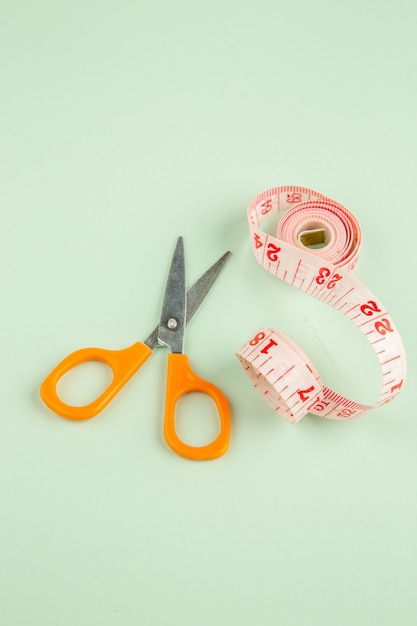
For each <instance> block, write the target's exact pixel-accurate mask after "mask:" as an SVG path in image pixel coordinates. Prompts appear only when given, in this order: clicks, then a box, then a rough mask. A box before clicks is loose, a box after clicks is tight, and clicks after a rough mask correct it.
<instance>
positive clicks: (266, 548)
mask: <svg viewBox="0 0 417 626" xmlns="http://www.w3.org/2000/svg"><path fill="white" fill-rule="evenodd" d="M416 21H417V5H416V3H415V1H414V0H410V1H409V2H406V1H404V0H400V1H397V2H385V3H384V2H381V1H377V0H375V1H373V0H353V1H350V2H347V1H343V2H337V1H330V0H327V1H326V0H320V1H316V2H308V1H307V0H305V1H304V2H303V1H302V0H292V1H291V2H290V1H287V2H284V1H279V0H277V1H275V2H274V1H270V2H267V1H266V0H257V1H256V2H242V1H241V2H238V1H234V2H231V1H228V0H226V1H221V0H215V1H212V2H201V1H198V2H191V1H190V2H185V1H179V0H174V1H172V2H169V1H168V0H166V1H165V2H161V1H159V2H158V1H155V0H153V1H151V0H149V1H141V0H137V1H136V2H135V1H133V0H132V1H127V0H113V1H101V2H99V1H98V0H92V1H88V2H87V1H86V0H76V1H72V2H63V1H61V2H59V1H58V2H53V1H52V0H49V1H48V0H41V1H39V2H35V1H34V0H33V1H30V0H26V1H19V0H13V1H12V0H9V1H8V0H2V2H1V4H0V31H1V32H0V50H1V81H0V88H1V99H0V106H1V117H0V125H1V141H0V151H1V161H2V165H1V174H2V175H1V181H2V182H1V185H0V194H1V203H0V206H1V216H2V220H1V226H2V244H1V293H2V307H1V310H2V323H1V346H2V358H1V383H2V394H1V416H2V419H1V430H0V480H1V494H0V497H1V518H0V519H1V526H0V528H1V553H0V596H1V598H0V622H1V623H2V624H4V625H5V626H92V625H95V624H97V625H100V626H113V625H114V626H130V625H132V626H134V625H137V624H140V625H143V626H165V625H166V626H168V625H169V626H172V625H173V626H177V625H178V626H212V625H213V626H214V625H216V626H226V625H227V626H229V625H232V624H233V625H236V626H254V625H262V626H275V625H276V624H280V625H281V626H370V625H373V624H376V625H378V626H392V625H393V624H395V625H396V626H414V625H415V624H416V621H417V596H416V582H417V501H416V498H417V419H416V409H415V403H416V397H415V393H414V391H415V372H416V331H415V329H416V291H415V290H416V279H415V270H416V263H415V254H414V245H415V239H416V237H415V229H416V226H417V224H416V218H415V215H416V206H417V204H416V193H415V185H414V183H415V175H416V156H417V126H416V111H417V47H416ZM281 184H299V185H305V186H310V187H312V188H314V189H317V190H319V191H321V192H322V193H325V194H327V195H329V196H331V197H333V198H335V199H336V200H338V201H339V202H341V203H343V204H345V205H346V206H347V207H349V208H350V209H351V210H352V211H353V212H354V213H355V214H356V215H357V217H358V219H359V221H360V222H361V224H362V226H363V232H364V244H363V250H362V253H361V257H360V262H359V265H358V268H357V270H356V276H357V277H358V278H359V279H360V280H362V281H363V282H364V283H365V284H366V285H367V286H368V287H370V289H371V290H372V291H373V292H374V293H375V294H377V296H378V298H379V299H380V300H381V301H382V302H383V303H384V304H385V306H387V307H388V309H389V311H390V313H391V314H392V316H393V318H394V320H395V322H396V324H397V326H398V328H399V329H400V331H401V334H402V337H403V339H404V343H405V346H406V349H407V353H408V362H409V378H408V384H407V385H406V387H405V389H404V391H403V393H402V394H401V395H400V396H399V397H398V398H397V399H396V400H395V402H393V403H392V404H390V405H387V406H385V407H383V408H381V409H379V410H377V411H375V412H374V413H371V414H370V415H367V416H365V417H362V418H361V419H359V420H357V421H355V422H352V423H345V424H341V423H336V422H328V421H324V420H320V419H319V418H316V417H311V416H307V417H306V418H305V419H304V420H303V421H302V422H300V423H299V424H298V425H297V426H291V425H289V424H287V423H286V422H285V421H284V420H283V419H282V418H280V417H278V416H276V415H275V414H274V413H273V412H272V411H271V410H270V409H269V407H268V406H267V405H266V404H264V403H263V401H262V400H261V398H260V396H258V395H257V393H256V392H255V391H254V390H253V389H252V387H251V386H250V384H249V382H248V380H247V379H246V377H245V376H244V374H243V371H242V370H241V368H240V366H239V363H238V361H237V360H236V358H235V356H234V352H235V350H237V349H238V348H239V347H240V345H241V344H243V343H244V342H245V341H246V340H247V339H248V338H249V337H250V336H251V334H252V333H253V332H255V331H256V330H257V328H258V327H259V326H272V327H275V328H277V329H280V330H282V331H284V332H286V333H287V334H289V335H290V336H291V337H292V338H293V339H295V340H296V341H297V342H299V343H300V345H301V346H302V347H303V348H304V349H305V350H306V351H307V353H308V354H309V355H310V356H311V358H312V359H313V360H314V362H315V363H316V365H317V367H318V368H319V370H320V372H321V374H322V377H323V380H324V382H325V383H327V384H329V385H331V386H333V387H334V388H336V390H338V391H340V392H342V393H347V394H350V395H352V396H353V397H354V398H355V399H358V400H362V401H368V402H372V401H373V400H374V399H375V397H376V396H377V395H378V389H379V384H380V372H379V369H378V366H377V364H376V361H375V359H374V356H373V354H371V351H370V348H369V346H367V345H366V343H365V342H364V341H362V339H363V338H362V336H360V337H359V336H358V335H359V333H358V332H357V331H356V330H355V328H354V327H353V325H351V324H350V323H349V322H348V321H347V320H345V319H344V318H342V317H341V316H340V315H339V314H337V313H336V312H334V311H333V310H330V309H329V308H328V307H326V306H324V305H322V304H320V303H317V302H314V301H313V300H312V299H311V298H309V297H308V296H305V294H301V293H299V292H298V291H297V290H295V289H292V288H291V287H288V286H286V285H284V284H282V283H279V282H278V281H276V280H275V279H274V278H272V277H271V276H270V275H268V274H267V273H266V272H264V271H263V270H262V269H261V268H260V267H259V266H258V265H257V263H256V262H255V260H254V258H253V256H252V252H251V249H250V242H249V237H248V229H247V223H246V206H247V204H248V203H249V202H250V200H251V199H252V198H253V197H254V196H255V195H257V194H258V193H260V192H261V191H263V190H265V189H267V188H269V187H273V186H275V185H281ZM413 229H414V231H413ZM178 235H183V236H184V240H185V246H186V254H187V271H188V277H189V281H190V282H191V281H193V280H194V279H196V278H197V277H198V276H199V275H200V274H201V273H202V272H203V271H204V270H205V269H206V268H207V267H208V266H209V265H210V264H211V263H212V262H213V261H214V260H215V259H216V258H217V257H218V256H220V255H221V254H222V253H223V252H224V251H225V250H227V249H230V250H231V251H232V252H233V256H232V257H231V259H230V261H229V262H228V264H227V266H226V267H225V269H224V271H223V273H222V274H221V276H220V278H219V280H218V281H217V283H216V285H215V287H214V288H213V291H212V292H211V294H210V296H209V298H208V299H207V301H206V302H205V303H204V306H203V307H202V309H201V310H200V311H199V313H198V315H197V316H196V317H195V319H194V320H193V323H192V324H191V325H190V327H189V332H188V333H187V337H186V341H187V352H188V354H189V356H190V361H191V362H192V364H193V366H194V368H195V369H196V370H197V371H198V373H199V374H200V375H203V376H204V377H206V378H208V379H210V380H212V381H213V382H215V383H217V384H218V385H219V386H221V387H222V388H223V389H224V391H225V392H226V394H227V396H228V397H229V399H230V403H231V406H232V411H233V431H232V438H231V445H230V450H229V452H228V453H227V454H226V455H225V456H224V457H222V458H221V459H219V460H216V461H213V462H207V463H193V462H191V461H187V460H185V459H182V458H180V457H178V456H176V455H175V454H173V453H172V452H171V451H170V450H169V449H168V448H167V447H166V445H165V443H164V440H163V437H162V413H163V402H164V385H165V368H166V352H165V351H164V350H160V351H157V352H156V353H155V355H154V356H153V358H152V359H151V360H150V361H149V362H148V363H147V364H146V366H145V367H144V368H143V370H142V371H141V372H140V373H139V374H138V375H137V376H136V377H135V378H134V379H133V380H132V381H131V382H130V383H129V385H127V387H125V389H124V390H123V392H122V393H121V394H119V396H118V397H117V399H116V400H115V401H114V402H113V403H112V405H111V406H109V407H108V408H107V410H106V411H105V412H104V413H102V414H101V415H100V416H99V417H97V418H95V419H93V420H90V421H87V422H83V423H73V422H70V421H67V420H64V419H61V418H59V417H57V416H55V415H54V414H53V413H51V412H50V411H48V410H47V409H46V407H45V406H44V405H43V404H42V402H41V401H40V398H39V385H40V383H41V381H42V380H43V378H44V377H45V375H46V374H47V373H48V372H49V371H50V370H51V368H52V367H53V366H54V365H55V364H56V363H57V362H58V361H59V360H61V358H63V357H64V356H66V355H67V354H68V353H69V352H71V351H73V350H75V349H77V348H80V347H84V346H88V345H97V346H102V347H107V348H123V347H127V346H128V345H130V344H131V343H133V342H134V341H135V340H137V339H144V338H145V337H146V336H147V334H148V332H149V331H150V330H151V329H152V327H153V325H154V324H155V323H156V321H157V319H158V313H159V307H160V304H161V290H162V288H163V285H164V281H165V277H166V272H167V266H168V263H169V259H170V257H171V254H172V251H173V248H174V244H175V239H176V237H177V236H178ZM102 374H103V372H102V371H101V370H100V369H99V367H98V366H97V368H96V367H95V366H91V367H88V366H87V367H84V375H85V377H84V378H83V377H82V376H80V375H79V376H75V375H74V377H73V378H72V379H70V378H69V379H68V380H67V381H66V382H65V383H64V386H63V387H62V389H61V391H62V393H63V395H65V394H67V396H66V397H72V398H76V399H77V400H78V401H82V400H83V399H85V398H86V397H87V395H88V393H92V390H94V389H98V388H99V386H100V385H103V384H105V380H106V378H105V377H104V378H103V375H102ZM83 381H84V382H83ZM71 394H72V395H71ZM198 400H199V399H198V398H195V397H194V396H193V397H192V398H188V399H187V401H186V402H183V403H182V407H181V408H182V409H183V411H184V413H183V414H182V420H179V428H180V430H181V432H182V433H183V436H184V437H185V438H187V440H189V441H190V442H194V443H195V442H200V441H203V440H204V437H207V436H211V434H212V433H213V432H214V430H215V421H214V415H213V413H212V407H211V405H210V404H207V403H206V402H201V404H200V403H199V401H198ZM199 417H200V419H198V418H199ZM193 418H194V420H193Z"/></svg>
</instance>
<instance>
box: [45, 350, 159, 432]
mask: <svg viewBox="0 0 417 626" xmlns="http://www.w3.org/2000/svg"><path fill="white" fill-rule="evenodd" d="M151 354H152V350H151V348H149V347H148V346H147V345H146V344H144V343H141V342H137V343H135V344H133V346H130V347H129V348H125V349H124V350H104V349H102V348H83V349H82V350H77V351H76V352H73V353H72V354H70V355H68V356H67V357H66V358H65V359H64V360H63V361H61V363H59V364H58V365H57V366H56V367H55V369H53V370H52V372H51V373H50V374H49V375H48V376H47V377H46V379H45V380H44V382H43V383H42V386H41V390H40V393H41V398H42V400H43V401H44V402H45V404H46V405H47V406H48V407H49V408H50V409H52V411H55V413H58V415H61V416H62V417H66V418H67V419H72V420H85V419H88V418H90V417H94V416H95V415H97V414H98V413H100V411H102V410H103V409H104V407H106V406H107V405H108V404H109V402H110V401H111V400H112V399H113V398H114V396H115V395H116V394H117V393H118V392H119V391H120V389H121V388H122V387H123V386H124V385H125V384H126V383H127V381H128V380H129V379H130V378H131V377H132V376H133V374H134V373H135V372H136V371H137V370H138V369H139V368H140V366H141V365H143V363H144V362H145V361H146V360H147V359H148V358H149V357H150V355H151ZM89 361H101V362H102V363H106V365H109V366H110V368H111V369H112V371H113V380H112V382H111V383H110V385H109V386H108V387H107V389H105V391H104V392H103V393H102V394H101V395H100V396H99V397H98V398H97V399H96V400H94V401H93V402H91V403H90V404H86V405H84V406H72V405H70V404H66V403H65V402H63V401H62V400H61V398H60V397H59V396H58V394H57V384H58V382H59V380H60V379H61V378H62V377H63V376H64V374H66V373H67V372H69V371H70V370H72V369H73V368H75V367H77V365H81V364H82V363H87V362H89Z"/></svg>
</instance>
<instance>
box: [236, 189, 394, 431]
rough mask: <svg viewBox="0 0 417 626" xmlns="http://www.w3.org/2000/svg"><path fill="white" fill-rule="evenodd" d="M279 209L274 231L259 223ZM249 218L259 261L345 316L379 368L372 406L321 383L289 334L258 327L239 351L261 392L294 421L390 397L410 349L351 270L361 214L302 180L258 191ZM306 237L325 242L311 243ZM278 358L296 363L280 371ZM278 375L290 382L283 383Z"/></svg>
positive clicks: (350, 411) (359, 408)
mask: <svg viewBox="0 0 417 626" xmlns="http://www.w3.org/2000/svg"><path fill="white" fill-rule="evenodd" d="M282 211H285V212H284V213H283V216H282V217H281V219H280V221H279V223H278V229H277V236H276V237H274V236H272V235H270V234H268V233H266V232H264V231H263V230H261V225H262V224H263V222H264V221H265V219H267V218H268V217H269V216H270V215H271V214H272V213H274V212H282ZM248 221H249V226H250V231H251V235H252V247H253V252H254V254H255V257H256V259H257V260H258V262H259V263H260V264H261V265H262V266H263V267H264V268H265V269H266V270H267V271H268V272H270V273H271V274H273V275H274V276H276V277H277V278H280V279H281V280H284V281H285V282H287V283H288V284H291V285H293V286H295V287H297V288H299V289H300V290H302V291H304V292H305V293H308V294H309V295H311V296H312V297H314V298H316V299H318V300H320V301H322V302H324V303H325V304H328V305H329V306H332V307H333V308H335V309H336V310H338V311H339V312H341V313H343V314H344V315H345V316H346V317H348V319H350V320H351V321H352V322H353V323H354V324H355V325H356V326H357V327H358V328H359V330H360V331H361V332H362V334H363V335H364V336H365V337H366V339H367V341H368V342H369V343H370V345H371V346H372V348H373V350H374V352H375V354H376V356H377V358H378V361H379V363H380V366H381V371H382V389H381V393H380V396H379V398H378V400H377V402H376V403H375V404H374V405H373V406H371V405H365V404H362V403H358V402H354V401H353V400H349V399H348V398H345V397H344V396H342V395H340V394H338V393H336V392H334V391H332V390H330V389H329V388H327V387H325V386H323V385H322V384H321V381H320V377H319V376H318V374H317V375H313V373H314V372H317V370H316V369H315V367H314V366H313V365H312V363H311V361H310V360H309V359H308V357H307V356H306V355H305V354H304V353H303V352H302V351H301V349H300V348H299V347H298V346H297V345H296V344H295V343H294V342H293V341H292V340H291V339H290V338H289V337H287V336H286V335H284V334H283V333H279V332H278V331H275V330H272V329H261V330H259V331H258V332H257V333H256V334H255V335H254V336H253V337H252V338H251V339H250V340H249V342H247V343H246V344H244V346H242V348H241V349H240V350H239V351H238V352H237V353H236V354H237V356H238V358H239V359H240V361H241V363H242V365H243V367H244V369H245V371H246V373H247V374H248V376H249V378H250V379H251V381H252V383H253V384H254V386H255V387H256V388H257V389H258V391H260V393H262V394H263V395H264V397H265V399H266V400H267V401H268V402H269V404H271V405H272V406H273V407H274V409H275V410H276V411H277V412H278V413H280V414H281V415H283V416H284V417H285V418H286V419H288V420H289V421H291V422H294V421H298V420H299V419H301V417H303V415H305V414H306V413H307V412H312V413H315V414H321V415H322V416H323V417H327V418H332V419H352V418H353V417H358V416H359V415H362V414H363V413H365V412H367V411H369V410H371V409H372V408H374V407H377V406H381V405H382V404H385V403H386V402H389V401H390V400H392V399H393V398H394V397H395V395H397V393H399V392H400V390H401V389H402V386H403V382H404V380H405V375H406V359H405V352H404V347H403V344H402V341H401V338H400V336H399V334H398V331H397V329H396V327H395V326H394V323H393V321H392V319H391V317H390V315H389V314H388V312H387V311H386V309H385V308H384V307H383V306H382V304H381V303H380V302H379V300H377V299H376V298H375V296H374V295H373V294H372V292H371V291H370V290H369V289H368V288H367V287H365V285H363V284H362V283H361V282H360V281H359V280H357V279H356V278H355V277H353V276H352V275H351V274H350V272H352V270H353V269H354V268H355V266H356V264H357V261H358V256H359V249H360V245H361V243H362V233H361V229H360V225H359V222H358V221H357V219H356V217H354V216H353V215H352V214H351V213H350V212H349V211H348V210H347V209H346V208H345V207H343V206H342V205H340V204H339V203H337V202H335V201H334V200H332V199H331V198H327V197H326V196H324V195H323V194H320V193H318V192H316V191H313V190H311V189H308V188H305V187H297V186H284V187H276V188H273V189H270V190H268V191H265V192H263V193H262V194H260V195H259V196H257V197H256V198H255V199H254V200H253V201H252V202H251V203H250V205H249V207H248ZM311 233H313V234H314V237H313V236H312V235H311ZM303 238H304V239H303ZM303 241H304V242H305V241H306V242H307V243H308V242H311V241H312V242H313V245H315V243H314V242H319V243H320V245H319V246H318V247H316V248H313V249H311V248H310V247H308V246H307V247H306V245H305V243H303ZM322 243H323V244H324V245H321V244H322ZM265 342H267V343H265ZM382 342H383V343H382ZM270 350H271V351H272V354H270V355H269V356H268V358H267V359H266V360H264V361H263V362H262V363H260V364H259V363H258V357H260V356H262V355H263V354H267V353H268V352H269V351H270ZM294 361H295V362H294ZM281 363H286V364H287V366H288V363H291V366H290V367H289V368H288V367H286V368H285V372H283V371H282V367H281ZM266 364H268V367H269V369H268V371H265V366H266ZM277 370H279V371H278V377H277ZM272 376H275V378H274V379H272ZM281 380H282V381H283V382H284V383H285V386H284V387H283V388H282V389H281V388H280V389H278V388H277V386H278V382H279V381H281ZM288 390H289V391H290V392H291V393H290V394H289V395H288V394H287V391H288ZM297 394H298V397H297ZM313 396H314V398H313ZM291 398H295V399H296V402H295V404H292V405H290V404H289V401H290V400H291Z"/></svg>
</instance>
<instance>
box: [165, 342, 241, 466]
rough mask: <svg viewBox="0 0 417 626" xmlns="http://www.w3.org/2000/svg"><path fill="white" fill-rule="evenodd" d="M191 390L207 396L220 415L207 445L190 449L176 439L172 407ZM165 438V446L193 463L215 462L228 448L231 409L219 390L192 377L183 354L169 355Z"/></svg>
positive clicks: (204, 381) (195, 376) (206, 382)
mask: <svg viewBox="0 0 417 626" xmlns="http://www.w3.org/2000/svg"><path fill="white" fill-rule="evenodd" d="M193 391H198V392H200V393H205V394H206V395H208V396H210V397H211V398H212V399H213V400H214V402H215V404H216V406H217V410H218V413H219V418H220V433H219V435H218V437H217V438H216V439H215V440H214V441H212V442H211V443H209V444H208V445H206V446H189V445H188V444H186V443H184V442H183V441H181V439H179V437H178V435H177V433H176V430H175V405H176V403H177V401H178V400H179V399H180V398H181V397H182V396H184V395H186V394H187V393H191V392H193ZM164 435H165V440H166V442H167V444H168V445H169V447H170V448H171V449H172V450H174V452H176V453H177V454H180V455H181V456H184V457H186V458H187V459H193V460H195V461H205V460H209V459H216V458H218V457H219V456H222V454H224V453H225V452H226V450H227V448H228V447H229V439H230V408H229V403H228V401H227V398H226V396H225V395H224V394H223V392H222V391H221V390H220V389H219V388H218V387H216V386H215V385H213V384H212V383H209V382H208V381H207V380H204V379H203V378H200V377H199V376H197V375H196V374H194V372H193V370H192V369H191V367H190V365H189V363H188V357H187V355H186V354H169V355H168V377H167V395H166V404H165V419H164Z"/></svg>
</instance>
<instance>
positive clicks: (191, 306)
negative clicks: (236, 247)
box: [187, 252, 230, 324]
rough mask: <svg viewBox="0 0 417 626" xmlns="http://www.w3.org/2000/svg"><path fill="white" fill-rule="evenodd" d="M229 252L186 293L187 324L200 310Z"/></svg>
mask: <svg viewBox="0 0 417 626" xmlns="http://www.w3.org/2000/svg"><path fill="white" fill-rule="evenodd" d="M229 254H230V252H225V253H224V254H223V256H221V257H220V259H218V261H216V262H215V263H213V265H212V266H211V267H209V269H208V270H207V271H206V272H204V274H203V275H202V276H200V278H199V279H198V280H197V281H196V282H195V283H194V284H193V285H191V287H189V289H188V291H187V324H188V323H189V322H190V320H191V318H192V317H193V315H194V314H195V313H196V312H197V310H198V309H199V308H200V305H201V303H202V302H203V300H204V299H205V297H206V295H207V294H208V292H209V291H210V289H211V287H212V285H213V283H214V282H215V280H216V279H217V277H218V275H219V274H220V271H221V269H222V268H223V265H224V264H225V262H226V259H227V257H228V256H229Z"/></svg>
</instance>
